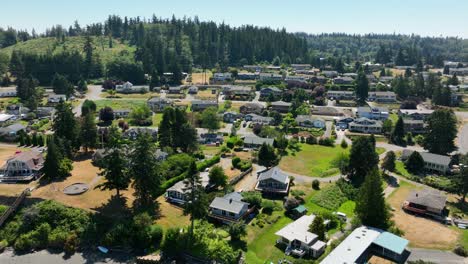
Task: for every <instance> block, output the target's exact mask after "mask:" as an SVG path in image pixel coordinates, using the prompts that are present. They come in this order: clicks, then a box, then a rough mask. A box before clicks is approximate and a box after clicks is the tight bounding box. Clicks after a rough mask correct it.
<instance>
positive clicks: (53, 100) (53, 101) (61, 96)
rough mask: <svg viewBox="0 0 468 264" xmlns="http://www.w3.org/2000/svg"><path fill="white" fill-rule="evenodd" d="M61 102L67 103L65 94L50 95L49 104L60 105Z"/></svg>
mask: <svg viewBox="0 0 468 264" xmlns="http://www.w3.org/2000/svg"><path fill="white" fill-rule="evenodd" d="M60 101H62V102H65V101H67V96H66V95H64V94H49V96H48V97H47V102H48V103H49V104H58V103H60Z"/></svg>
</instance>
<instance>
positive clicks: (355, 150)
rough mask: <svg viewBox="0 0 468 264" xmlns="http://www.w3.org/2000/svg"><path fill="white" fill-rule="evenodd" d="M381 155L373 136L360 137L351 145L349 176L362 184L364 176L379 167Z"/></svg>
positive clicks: (357, 183) (355, 182) (354, 181)
mask: <svg viewBox="0 0 468 264" xmlns="http://www.w3.org/2000/svg"><path fill="white" fill-rule="evenodd" d="M378 163H379V156H378V155H377V153H376V152H375V145H374V143H373V141H372V139H371V137H359V138H357V139H356V140H355V141H354V142H353V144H352V145H351V151H350V155H349V165H348V168H347V170H348V178H349V179H350V180H351V181H352V182H353V183H354V184H356V185H360V184H361V183H362V182H363V180H364V177H365V176H366V175H367V174H368V173H369V172H370V171H372V170H373V169H375V168H377V165H378Z"/></svg>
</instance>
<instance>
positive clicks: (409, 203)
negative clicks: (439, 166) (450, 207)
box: [403, 189, 447, 217]
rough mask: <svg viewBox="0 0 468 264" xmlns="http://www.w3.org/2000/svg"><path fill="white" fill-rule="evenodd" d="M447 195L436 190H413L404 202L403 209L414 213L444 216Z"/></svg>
mask: <svg viewBox="0 0 468 264" xmlns="http://www.w3.org/2000/svg"><path fill="white" fill-rule="evenodd" d="M446 203H447V196H446V195H444V194H442V193H441V192H439V191H436V190H429V189H422V190H413V191H411V192H410V194H409V195H408V198H406V201H405V202H404V203H403V209H404V210H406V211H410V212H413V213H418V214H423V215H428V216H436V217H443V216H444V215H445V212H446V210H445V205H446Z"/></svg>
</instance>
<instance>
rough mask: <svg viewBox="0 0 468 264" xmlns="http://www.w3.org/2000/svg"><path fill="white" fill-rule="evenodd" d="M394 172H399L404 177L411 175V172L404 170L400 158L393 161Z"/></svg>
mask: <svg viewBox="0 0 468 264" xmlns="http://www.w3.org/2000/svg"><path fill="white" fill-rule="evenodd" d="M395 173H396V174H399V175H401V176H404V177H411V176H412V175H411V173H409V172H408V171H407V170H406V168H405V164H404V163H403V162H402V161H400V160H397V161H395Z"/></svg>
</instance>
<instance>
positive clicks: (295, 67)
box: [291, 64, 311, 71]
mask: <svg viewBox="0 0 468 264" xmlns="http://www.w3.org/2000/svg"><path fill="white" fill-rule="evenodd" d="M310 67H311V65H310V64H291V68H292V69H293V70H295V71H301V70H308V69H310Z"/></svg>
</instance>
